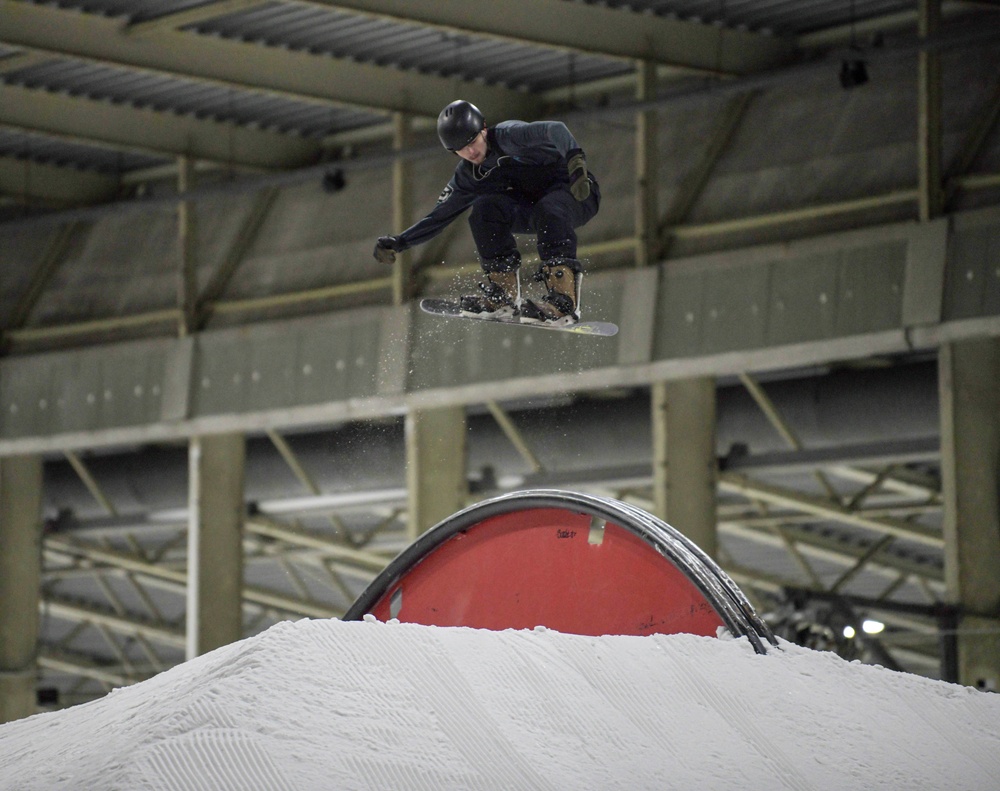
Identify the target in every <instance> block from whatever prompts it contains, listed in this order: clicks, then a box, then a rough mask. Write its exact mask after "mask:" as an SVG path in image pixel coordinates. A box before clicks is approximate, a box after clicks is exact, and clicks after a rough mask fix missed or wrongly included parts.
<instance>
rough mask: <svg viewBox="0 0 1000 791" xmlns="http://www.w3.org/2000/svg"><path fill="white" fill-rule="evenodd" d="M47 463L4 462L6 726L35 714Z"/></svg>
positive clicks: (0, 554) (1, 593) (0, 574)
mask: <svg viewBox="0 0 1000 791" xmlns="http://www.w3.org/2000/svg"><path fill="white" fill-rule="evenodd" d="M41 512H42V460H41V457H40V456H21V457H12V458H0V723H3V722H10V721H12V720H17V719H20V718H21V717H28V716H30V715H32V714H34V713H35V682H36V672H37V671H36V662H35V659H36V656H37V651H38V601H39V596H40V595H41V577H42V533H41Z"/></svg>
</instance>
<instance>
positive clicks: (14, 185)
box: [0, 99, 118, 207]
mask: <svg viewBox="0 0 1000 791" xmlns="http://www.w3.org/2000/svg"><path fill="white" fill-rule="evenodd" d="M2 102H3V100H2V99H0V103H2ZM6 109H7V108H6V106H5V107H4V111H5V112H6ZM0 194H3V195H7V196H10V197H11V198H13V199H14V202H16V203H20V204H24V205H31V204H32V203H34V202H36V201H39V202H41V203H43V204H45V205H47V206H52V205H59V206H63V207H66V206H80V205H89V204H93V203H102V202H104V201H107V200H111V199H113V198H114V197H116V195H117V194H118V180H117V179H115V178H113V177H112V176H107V175H105V174H102V173H94V172H93V171H84V170H76V169H75V168H66V167H59V166H58V165H50V164H47V163H45V162H35V161H31V160H29V159H23V160H22V159H14V158H13V157H6V156H4V157H0Z"/></svg>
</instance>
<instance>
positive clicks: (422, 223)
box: [399, 176, 476, 249]
mask: <svg viewBox="0 0 1000 791" xmlns="http://www.w3.org/2000/svg"><path fill="white" fill-rule="evenodd" d="M475 198H476V196H475V194H474V193H472V192H470V191H468V190H465V189H462V188H461V187H460V186H459V185H458V182H457V179H456V177H455V176H452V178H451V180H450V181H449V182H448V184H447V185H446V186H445V188H444V189H443V190H441V194H440V195H439V196H438V199H437V205H436V206H435V207H434V208H433V209H431V212H430V214H428V215H427V216H426V217H424V218H423V219H422V220H419V221H418V222H416V223H414V224H413V225H411V226H410V227H409V228H407V229H406V230H405V231H403V232H402V233H401V234H400V235H399V239H400V240H401V241H402V242H403V244H405V245H406V249H409V248H410V247H414V246H415V245H418V244H423V243H424V242H426V241H428V240H430V239H433V238H434V237H435V236H437V235H438V234H439V233H441V231H443V230H444V229H445V228H447V227H448V226H449V225H450V224H451V223H452V221H454V220H455V219H456V218H457V217H458V216H459V215H460V214H461V213H462V212H463V211H465V210H466V209H467V208H469V206H471V205H472V202H473V201H474V200H475Z"/></svg>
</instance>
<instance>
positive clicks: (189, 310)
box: [177, 156, 198, 338]
mask: <svg viewBox="0 0 1000 791" xmlns="http://www.w3.org/2000/svg"><path fill="white" fill-rule="evenodd" d="M193 179H194V168H193V167H192V163H191V159H190V157H187V156H180V157H178V158H177V192H178V194H180V196H181V198H182V199H181V201H180V202H179V203H178V204H177V250H178V253H179V256H180V260H179V261H178V264H179V266H178V277H177V312H178V316H179V322H178V325H177V335H178V337H181V338H186V337H187V336H188V335H190V334H191V333H192V332H194V330H195V327H196V326H197V325H196V321H197V318H196V315H195V314H196V311H197V305H198V269H197V266H198V265H197V261H196V259H195V257H196V253H195V248H196V245H197V238H196V234H197V224H196V218H195V207H194V203H193V202H191V201H189V200H183V196H184V193H185V192H187V191H188V190H190V189H191V188H192V187H193V186H194V184H193Z"/></svg>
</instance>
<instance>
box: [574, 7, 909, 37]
mask: <svg viewBox="0 0 1000 791" xmlns="http://www.w3.org/2000/svg"><path fill="white" fill-rule="evenodd" d="M570 1H571V2H585V3H587V4H588V5H603V6H610V7H612V8H627V9H630V10H632V11H637V12H645V13H652V14H657V15H659V16H672V17H676V18H678V19H683V20H686V21H689V22H703V23H705V24H712V25H724V26H725V27H731V28H739V29H744V30H753V31H756V32H762V33H765V32H766V33H773V34H776V35H785V36H787V35H802V34H805V33H811V32H813V31H816V30H822V29H825V28H829V27H835V26H838V25H846V24H850V22H851V21H852V19H853V20H854V21H857V22H861V21H863V20H866V19H871V18H873V17H880V16H885V15H888V14H895V13H899V12H903V11H914V10H915V9H916V5H917V4H916V3H915V2H913V0H850V1H848V0H808V1H807V2H803V0H570Z"/></svg>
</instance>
